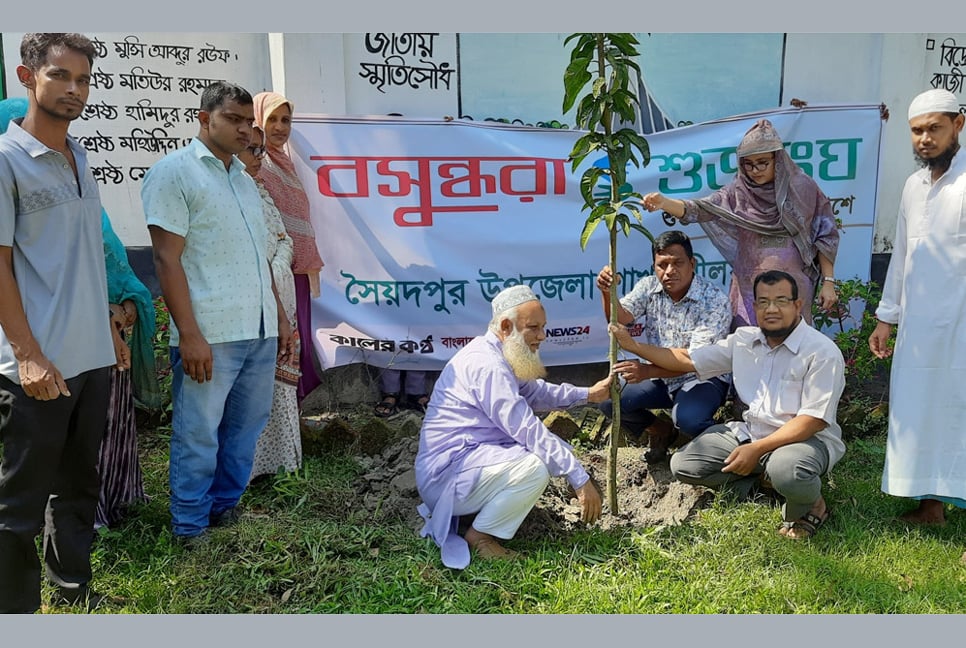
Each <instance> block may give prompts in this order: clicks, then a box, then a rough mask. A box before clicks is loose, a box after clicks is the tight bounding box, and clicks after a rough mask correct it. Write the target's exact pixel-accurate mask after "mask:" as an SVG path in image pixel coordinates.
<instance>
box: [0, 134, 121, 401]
mask: <svg viewBox="0 0 966 648" xmlns="http://www.w3.org/2000/svg"><path fill="white" fill-rule="evenodd" d="M20 121H21V120H16V121H13V122H10V125H9V127H8V128H7V132H6V133H5V134H4V135H2V136H0V246H6V247H10V248H12V256H13V271H14V275H15V276H16V281H17V287H18V288H19V290H20V297H21V300H22V302H23V309H24V313H25V314H26V316H27V323H28V324H29V326H30V330H31V332H32V333H33V336H34V338H35V339H36V340H37V343H38V344H39V345H40V348H41V349H42V350H43V352H44V355H45V356H47V359H48V360H50V361H51V362H52V363H53V364H54V366H56V367H57V369H58V370H59V371H60V373H61V374H62V375H63V377H64V379H65V380H66V379H68V378H73V377H75V376H77V375H79V374H81V373H83V372H85V371H89V370H91V369H97V368H99V367H106V366H108V365H112V364H114V362H115V356H114V344H113V342H112V341H111V330H110V321H109V320H110V317H109V315H108V299H107V275H106V272H105V268H104V240H103V236H102V234H101V198H100V194H99V192H98V190H97V183H96V181H95V180H94V176H93V175H92V174H91V170H90V167H89V166H88V164H87V153H86V151H85V150H84V147H82V146H81V145H80V144H78V143H77V141H76V140H74V139H73V138H71V137H68V145H69V146H70V149H71V151H72V152H73V154H74V160H75V161H76V163H77V170H78V176H79V178H80V187H78V181H77V179H76V178H75V177H74V172H73V170H72V169H71V166H70V164H69V163H68V162H67V159H66V158H65V157H64V156H63V154H61V153H59V152H57V151H54V150H52V149H49V148H47V146H45V145H44V144H42V143H41V142H40V141H38V140H37V139H36V138H35V137H33V136H32V135H30V134H29V133H27V132H26V131H24V130H23V129H22V128H20ZM0 374H2V375H3V376H5V377H7V378H9V379H10V380H12V381H13V382H15V383H17V384H19V383H20V376H19V373H18V370H17V360H16V358H15V357H14V355H13V349H12V348H11V346H10V342H9V340H8V339H7V336H6V334H5V332H4V331H3V329H2V328H0Z"/></svg>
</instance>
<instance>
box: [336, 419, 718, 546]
mask: <svg viewBox="0 0 966 648" xmlns="http://www.w3.org/2000/svg"><path fill="white" fill-rule="evenodd" d="M414 416H417V415H416V414H413V413H407V414H405V415H403V416H400V417H399V418H396V419H395V420H394V419H393V418H390V419H387V420H386V423H387V425H389V426H391V427H394V428H397V429H399V428H401V427H405V428H406V431H411V430H412V429H413V427H414V426H413V421H412V420H411V419H412V417H414ZM554 417H555V418H554V420H553V421H551V422H552V423H554V425H553V428H558V427H565V428H567V430H568V432H569V433H571V434H573V435H574V436H578V435H579V434H580V430H581V428H582V427H585V426H584V425H582V424H581V422H580V421H579V417H577V418H574V417H571V419H570V421H569V422H567V423H562V422H561V419H560V414H555V415H554ZM596 425H597V428H598V430H599V428H600V425H599V423H596ZM417 430H418V427H417ZM585 443H586V442H585ZM599 443H600V444H601V447H590V448H585V447H583V446H581V448H580V449H579V450H578V451H577V457H578V459H579V460H580V461H581V463H582V464H583V466H584V468H585V469H586V470H587V472H588V473H590V475H591V477H592V478H593V479H595V480H596V481H597V483H598V484H601V485H606V483H607V457H608V455H609V453H610V450H609V448H607V447H606V445H605V444H606V441H604V440H600V441H599ZM418 447H419V442H418V438H417V437H416V436H411V435H409V436H405V437H404V438H401V439H397V440H396V441H395V442H393V443H392V444H391V445H389V446H387V447H386V448H384V449H383V450H382V451H380V452H378V453H375V454H369V455H358V456H357V457H356V458H357V460H358V461H359V463H360V464H361V465H362V467H363V472H362V474H361V475H360V477H359V479H358V480H357V482H356V484H355V493H356V495H357V496H358V497H359V499H360V502H359V504H360V505H361V506H362V507H363V508H364V509H365V510H366V511H367V512H368V513H369V515H370V516H371V517H373V518H375V519H381V520H392V521H397V522H402V523H404V524H406V525H407V526H409V527H411V528H412V529H414V530H416V531H418V530H419V529H420V528H422V518H420V516H419V514H418V513H417V512H416V507H417V506H418V505H419V503H420V498H419V493H418V492H417V491H416V475H415V471H414V469H413V465H414V463H415V459H416V451H417V449H418ZM643 450H644V448H641V447H634V446H625V447H622V448H619V451H618V456H617V494H618V495H617V504H618V514H617V515H614V514H613V513H612V512H611V511H610V508H609V507H608V505H607V498H606V495H605V496H604V511H603V515H602V516H601V519H600V520H599V521H598V522H597V526H599V527H600V528H603V529H617V528H646V527H653V526H662V525H674V524H680V523H681V522H683V521H685V520H686V519H688V518H689V517H691V516H692V515H694V513H695V512H696V511H697V510H698V509H700V508H703V507H705V506H707V505H708V503H709V502H710V499H711V497H712V495H711V492H710V491H709V490H708V489H705V488H701V487H695V486H689V485H687V484H682V483H680V482H677V481H675V480H674V479H673V478H672V476H671V471H670V468H669V467H668V463H667V461H664V462H662V463H659V464H654V465H648V464H647V463H646V462H644V460H643V459H642V458H641V453H642V452H643ZM583 527H584V525H583V523H582V522H580V505H579V503H578V502H577V499H576V496H575V495H574V493H573V490H572V489H571V488H570V486H569V484H568V483H567V481H566V479H564V478H555V479H552V480H551V482H550V485H549V486H548V487H547V490H546V491H545V492H544V494H543V495H542V496H541V498H540V499H539V500H538V501H537V504H536V506H534V508H533V510H532V511H531V512H530V515H528V516H527V519H526V520H525V521H524V523H523V525H522V526H521V527H520V530H519V531H518V532H517V535H516V537H517V538H524V539H537V538H546V537H561V536H564V535H567V534H569V533H571V532H573V531H574V530H576V529H578V528H583Z"/></svg>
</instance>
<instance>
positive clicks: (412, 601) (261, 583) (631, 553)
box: [45, 432, 966, 614]
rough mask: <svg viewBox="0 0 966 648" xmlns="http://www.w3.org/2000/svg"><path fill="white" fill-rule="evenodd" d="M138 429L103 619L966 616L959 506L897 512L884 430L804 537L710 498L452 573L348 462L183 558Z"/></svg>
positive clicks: (320, 463)
mask: <svg viewBox="0 0 966 648" xmlns="http://www.w3.org/2000/svg"><path fill="white" fill-rule="evenodd" d="M145 436H146V437H147V438H144V439H143V440H142V445H143V446H144V448H143V451H144V455H143V467H144V471H145V480H146V488H147V490H148V492H149V493H151V494H152V500H151V501H150V502H149V503H147V504H145V505H142V506H139V507H138V508H137V509H136V511H135V512H134V514H133V515H132V516H130V518H129V520H128V521H127V522H126V523H124V524H123V525H121V526H119V527H117V528H116V529H112V530H110V531H107V532H104V533H102V534H100V535H99V537H98V538H97V540H96V542H95V547H94V554H93V562H94V574H95V578H94V586H95V588H96V589H98V590H99V591H101V592H104V593H106V594H108V595H109V596H111V597H115V599H123V601H124V602H115V603H113V604H111V605H108V606H105V607H103V608H101V609H99V610H98V612H104V613H107V612H111V613H537V614H559V613H769V614H776V613H777V614H784V613H816V614H821V613H849V614H863V613H900V614H933V613H963V612H966V565H964V564H963V563H962V562H961V561H960V556H961V555H962V553H963V550H964V549H966V546H964V538H966V533H964V531H966V512H963V511H956V510H951V511H949V515H948V522H947V525H946V526H945V527H942V528H915V529H907V528H906V527H905V526H904V525H902V524H900V523H898V522H896V521H894V518H895V516H896V515H897V514H899V513H901V512H902V511H903V510H905V509H906V508H908V507H909V506H910V502H909V501H906V500H902V499H898V498H892V497H888V496H886V495H883V494H882V493H881V492H880V491H879V476H880V471H881V468H882V461H883V458H884V450H883V446H884V439H883V438H882V437H873V438H870V439H863V440H854V441H852V442H850V444H849V451H848V452H847V453H846V456H845V458H844V459H843V460H842V461H841V462H840V463H839V465H838V466H837V467H836V468H835V470H834V473H833V475H832V479H831V483H830V484H829V485H828V486H827V487H826V488H825V491H824V492H825V496H826V499H827V500H828V502H829V504H830V506H831V508H832V511H833V512H832V518H831V519H830V521H829V522H828V523H827V524H826V526H825V527H823V528H822V529H821V530H820V531H819V533H818V534H817V535H816V536H815V537H814V538H813V539H811V540H808V541H801V542H792V541H788V540H785V539H782V538H780V537H779V536H778V535H777V534H776V533H775V530H776V528H777V526H778V523H779V514H778V511H777V509H775V508H773V507H770V506H767V505H762V504H753V503H742V504H734V503H728V502H726V501H724V500H716V501H715V502H714V503H713V504H712V506H711V507H710V508H708V509H706V510H704V511H702V512H701V513H700V515H698V516H697V518H696V519H694V520H692V521H689V522H688V523H686V524H683V525H680V526H676V527H666V528H657V529H647V528H645V529H637V530H632V531H624V532H620V533H616V532H615V533H607V532H603V531H600V530H596V529H588V530H585V531H582V532H580V533H578V534H576V535H574V536H572V537H569V538H566V539H564V540H561V541H551V540H543V541H539V542H524V541H516V542H514V541H511V542H510V543H509V546H511V547H513V548H514V549H517V550H519V551H522V552H524V553H525V554H526V558H525V559H524V560H522V561H518V562H509V563H487V562H481V561H474V562H473V563H472V564H471V565H470V566H469V567H468V568H467V569H466V570H464V571H453V570H449V569H447V568H445V567H443V566H442V564H441V563H440V560H439V551H438V549H436V547H435V546H434V545H433V544H432V543H431V542H430V541H429V540H424V539H421V538H419V537H417V535H416V534H415V533H414V532H413V530H412V529H410V528H408V527H407V526H405V525H403V524H391V523H385V524H376V523H374V522H373V521H372V520H369V519H367V518H366V517H365V516H363V515H361V514H360V513H359V512H358V511H353V510H352V509H351V507H350V505H349V502H351V501H352V499H353V497H354V496H353V493H352V482H353V479H354V477H355V476H356V475H357V474H358V471H359V468H358V467H357V466H356V464H355V463H354V461H353V460H352V459H351V458H350V457H347V456H332V457H326V458H317V457H311V458H307V459H306V462H305V467H304V468H303V469H302V470H301V471H299V472H298V473H296V474H295V475H289V476H285V477H278V478H275V479H274V481H271V480H270V481H268V482H264V483H260V484H257V485H256V486H254V487H252V488H251V489H250V491H249V492H248V493H247V494H246V495H245V498H244V499H243V502H242V503H243V505H244V506H245V510H246V515H245V516H244V518H243V520H242V522H241V523H240V524H239V525H237V526H235V527H232V528H228V529H215V530H213V531H212V539H211V542H210V543H209V544H208V545H207V546H205V547H203V548H201V549H198V550H195V551H186V550H184V549H182V548H180V547H178V546H176V545H174V544H173V543H172V538H171V534H170V531H169V529H168V522H169V518H168V511H167V504H168V502H167V495H166V493H167V466H166V461H167V451H166V448H167V443H166V439H165V438H164V436H163V435H160V434H158V433H154V432H152V433H150V434H149V435H145ZM45 595H49V586H48V585H45ZM47 611H50V612H66V611H69V610H64V609H60V608H58V609H49V610H47Z"/></svg>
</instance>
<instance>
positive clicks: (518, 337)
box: [503, 328, 547, 381]
mask: <svg viewBox="0 0 966 648" xmlns="http://www.w3.org/2000/svg"><path fill="white" fill-rule="evenodd" d="M503 357H504V358H506V361H507V363H508V364H509V365H510V369H512V370H513V375H515V376H516V377H517V378H518V379H519V380H523V381H527V380H536V379H537V378H543V377H544V376H546V375H547V369H546V367H544V366H543V362H542V361H541V360H540V351H539V350H538V351H531V350H530V347H529V346H527V343H526V342H525V341H524V339H523V333H522V332H520V331H518V330H517V329H516V328H514V329H513V333H511V334H510V335H509V336H508V337H507V338H506V339H505V340H503Z"/></svg>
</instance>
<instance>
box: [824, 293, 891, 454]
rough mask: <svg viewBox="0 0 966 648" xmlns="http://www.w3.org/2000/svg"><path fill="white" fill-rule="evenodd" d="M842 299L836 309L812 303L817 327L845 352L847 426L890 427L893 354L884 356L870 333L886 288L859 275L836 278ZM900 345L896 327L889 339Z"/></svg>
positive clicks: (843, 418) (850, 429)
mask: <svg viewBox="0 0 966 648" xmlns="http://www.w3.org/2000/svg"><path fill="white" fill-rule="evenodd" d="M836 290H837V291H838V294H839V303H838V304H837V305H836V306H835V308H834V309H833V310H831V311H823V310H821V309H819V308H818V306H817V305H815V306H813V307H812V322H813V323H814V325H815V328H817V329H819V330H822V331H825V332H826V333H831V335H832V339H833V340H835V344H836V345H837V346H838V348H839V350H841V351H842V356H843V358H845V391H844V392H843V394H842V400H841V402H840V403H839V423H841V424H842V429H843V432H845V433H846V434H848V435H849V436H853V437H864V436H870V435H872V434H876V433H879V432H884V431H885V429H886V427H887V426H888V409H889V408H888V402H887V401H888V399H887V396H888V387H887V383H886V382H884V380H883V379H886V380H887V378H888V376H889V372H890V370H891V368H892V356H889V357H888V358H885V359H884V360H880V359H879V358H876V357H875V356H874V355H872V351H871V350H870V349H869V336H870V335H871V334H872V331H873V330H875V327H876V324H877V322H878V321H877V320H876V318H875V315H874V313H873V312H872V310H871V308H872V307H874V306H875V305H876V304H878V303H879V299H880V298H881V297H882V290H881V288H879V286H878V284H876V283H875V282H873V281H863V280H861V279H859V278H858V277H856V278H854V279H849V280H848V281H839V282H837V283H836ZM889 344H890V346H894V345H895V333H894V332H893V337H892V339H891V340H890V341H889Z"/></svg>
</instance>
